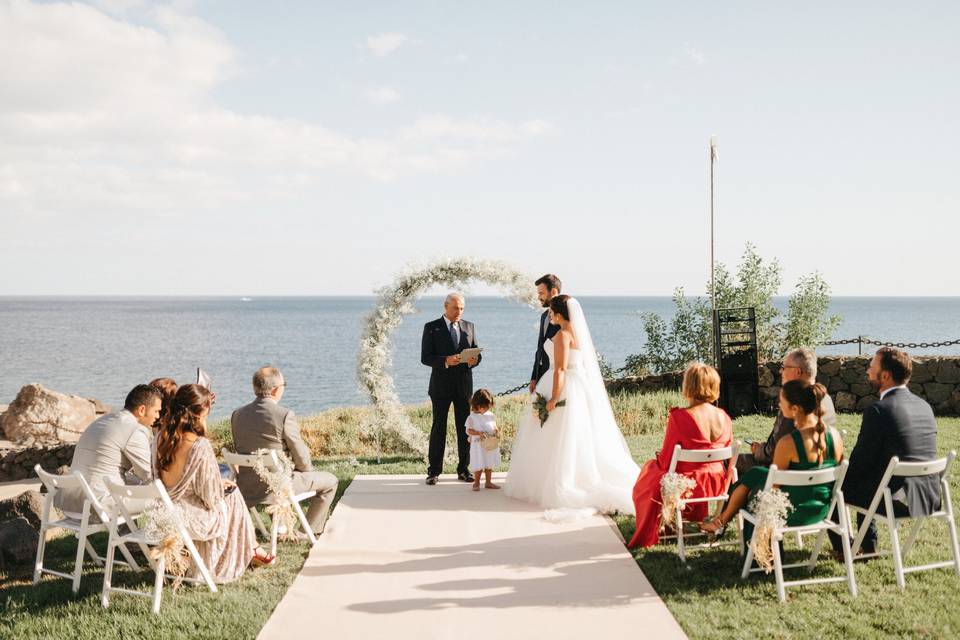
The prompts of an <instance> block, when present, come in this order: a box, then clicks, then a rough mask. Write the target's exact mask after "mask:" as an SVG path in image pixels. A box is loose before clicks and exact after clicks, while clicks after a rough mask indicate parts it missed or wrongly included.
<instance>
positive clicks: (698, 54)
mask: <svg viewBox="0 0 960 640" xmlns="http://www.w3.org/2000/svg"><path fill="white" fill-rule="evenodd" d="M683 53H684V55H686V56H687V58H688V59H689V60H692V61H693V62H694V64H703V63H704V62H706V60H707V58H706V56H704V55H703V52H702V51H698V50H697V49H694V48H693V47H691V46H690V45H689V44H688V43H684V44H683Z"/></svg>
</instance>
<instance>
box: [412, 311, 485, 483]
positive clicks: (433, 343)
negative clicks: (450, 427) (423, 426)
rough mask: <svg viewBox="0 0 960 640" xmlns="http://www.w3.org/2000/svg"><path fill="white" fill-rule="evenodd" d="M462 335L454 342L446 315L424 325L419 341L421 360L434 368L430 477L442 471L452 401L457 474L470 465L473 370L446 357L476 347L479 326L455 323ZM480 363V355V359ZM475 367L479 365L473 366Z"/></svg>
mask: <svg viewBox="0 0 960 640" xmlns="http://www.w3.org/2000/svg"><path fill="white" fill-rule="evenodd" d="M456 325H457V327H458V333H459V335H460V341H459V344H454V343H453V338H452V337H451V335H450V330H449V328H448V326H447V321H446V319H445V318H438V319H436V320H434V321H432V322H428V323H427V324H425V325H424V326H423V339H422V340H421V343H420V362H422V363H423V364H425V365H426V366H428V367H430V368H431V371H430V388H429V390H428V393H429V394H430V401H431V403H432V404H433V428H432V429H431V430H430V453H429V466H428V468H427V475H428V476H438V475H440V472H441V471H442V470H443V454H444V451H445V450H446V444H447V415H448V414H449V413H450V404H451V403H453V418H454V425H455V426H456V429H457V452H458V454H459V461H458V464H457V473H458V474H464V473H468V467H469V464H470V441H469V439H468V438H467V426H466V425H467V417H468V416H469V415H470V396H471V394H473V372H472V371H471V369H472V367H470V365H468V364H466V363H463V364H459V365H456V366H454V367H447V366H446V359H447V356H452V355H456V354H458V353H460V352H461V351H463V350H464V349H468V348H473V347H476V346H477V334H476V329H475V328H474V326H473V323H472V322H467V321H466V320H460V321H458V322H457V323H456ZM477 364H480V358H478V359H477ZM474 366H476V365H474Z"/></svg>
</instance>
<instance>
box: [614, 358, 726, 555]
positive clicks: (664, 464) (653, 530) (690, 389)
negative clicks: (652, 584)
mask: <svg viewBox="0 0 960 640" xmlns="http://www.w3.org/2000/svg"><path fill="white" fill-rule="evenodd" d="M683 396H684V397H685V398H686V399H687V401H688V402H689V403H690V404H689V406H688V407H687V408H685V409H681V408H674V409H671V410H670V417H669V419H668V420H667V431H666V433H665V434H664V436H663V446H662V447H661V448H660V452H659V453H657V455H656V457H655V458H654V459H653V460H649V461H647V463H646V464H645V465H643V469H642V470H641V471H640V477H639V478H637V483H636V484H635V485H634V487H633V503H634V504H635V505H636V508H637V530H636V533H634V534H633V539H631V540H630V544H629V545H628V546H629V547H631V548H633V547H652V546H653V545H655V544H657V541H658V540H659V539H660V509H661V506H662V500H663V499H662V497H661V495H660V479H661V478H662V477H663V476H664V474H666V473H667V471H668V470H669V469H670V460H671V458H673V448H674V447H675V446H676V445H678V444H679V445H680V446H681V448H683V449H722V448H724V447H728V446H730V442H731V440H732V439H733V422H732V421H731V420H730V416H728V415H727V413H726V411H724V410H723V409H718V408H717V407H715V406H713V404H712V403H713V402H715V401H716V399H717V398H718V397H720V374H718V373H717V370H716V369H714V368H713V367H711V366H710V365H706V364H702V363H699V362H695V363H693V364H691V365H690V366H688V367H687V370H686V371H684V372H683ZM676 472H677V473H680V474H683V475H685V476H688V477H690V478H693V479H694V480H695V481H696V483H697V486H696V487H695V488H694V489H693V493H692V495H691V496H689V497H692V498H704V497H712V496H717V495H720V494H721V493H723V490H724V488H725V487H726V484H727V470H726V468H725V467H724V464H723V462H679V463H677V468H676ZM706 516H707V505H706V504H703V503H695V504H692V505H688V506H687V508H686V509H685V510H684V512H683V519H684V520H688V521H694V522H700V521H701V520H703V519H704V518H705V517H706Z"/></svg>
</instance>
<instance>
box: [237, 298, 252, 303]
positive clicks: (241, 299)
mask: <svg viewBox="0 0 960 640" xmlns="http://www.w3.org/2000/svg"><path fill="white" fill-rule="evenodd" d="M240 302H253V298H240Z"/></svg>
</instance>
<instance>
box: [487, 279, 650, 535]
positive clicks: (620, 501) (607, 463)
mask: <svg viewBox="0 0 960 640" xmlns="http://www.w3.org/2000/svg"><path fill="white" fill-rule="evenodd" d="M550 322H551V323H552V324H556V325H559V326H560V331H558V332H557V333H556V335H555V336H554V337H553V338H552V339H550V340H547V342H546V344H545V345H544V348H545V349H547V352H548V353H550V350H551V349H552V353H551V355H550V369H549V370H548V371H547V372H546V373H545V374H544V375H543V377H542V378H540V382H538V383H537V388H536V393H538V394H540V395H541V396H543V397H544V398H545V399H546V400H547V410H548V411H549V415H548V417H547V420H546V421H545V422H544V423H543V425H541V424H540V418H539V417H538V415H537V412H536V409H535V408H533V407H529V408H526V409H525V410H524V411H522V412H521V414H520V423H519V425H518V427H517V437H516V441H515V442H514V445H513V452H512V455H511V464H510V471H509V473H508V474H507V480H506V483H505V485H504V487H503V489H504V492H505V493H506V494H507V495H508V496H510V497H512V498H516V499H519V500H526V501H528V502H533V503H535V504H538V505H540V506H542V507H544V508H545V509H546V510H547V512H546V517H547V518H548V519H551V520H562V519H568V518H570V517H580V516H583V515H589V514H591V513H594V512H597V511H599V512H601V513H613V512H614V511H619V512H620V513H630V514H632V513H633V512H634V506H633V499H632V496H631V491H632V489H633V485H634V483H635V482H636V480H637V476H639V475H640V468H639V467H638V466H637V464H636V463H635V462H634V461H633V458H632V457H631V456H630V450H629V448H628V447H627V443H626V441H625V440H624V439H623V434H621V433H620V428H619V427H618V426H617V423H616V421H615V420H614V418H613V410H612V409H611V407H610V399H609V397H608V396H607V390H606V387H605V386H604V384H603V377H602V376H601V375H600V364H599V361H598V359H597V352H596V351H595V350H594V347H593V341H592V340H591V338H590V330H589V329H588V328H587V321H586V319H585V318H584V315H583V309H582V308H581V307H580V303H579V302H578V301H577V300H576V299H575V298H571V297H570V296H567V295H558V296H555V297H554V298H553V300H551V302H550ZM558 405H559V406H558Z"/></svg>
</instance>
